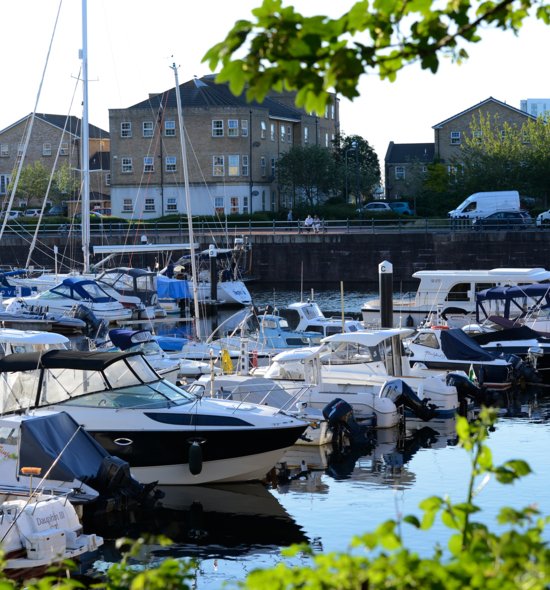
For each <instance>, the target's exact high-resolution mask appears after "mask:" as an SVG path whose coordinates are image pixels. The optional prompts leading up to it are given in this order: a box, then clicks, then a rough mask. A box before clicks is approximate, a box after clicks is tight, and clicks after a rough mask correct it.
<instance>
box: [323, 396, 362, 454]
mask: <svg viewBox="0 0 550 590" xmlns="http://www.w3.org/2000/svg"><path fill="white" fill-rule="evenodd" d="M323 417H324V418H325V420H326V421H327V422H328V425H329V428H330V429H331V430H333V431H334V433H335V434H337V433H341V431H342V430H344V431H345V433H346V434H347V435H348V436H349V438H350V440H351V442H353V443H358V444H361V443H364V442H366V441H368V438H369V437H368V433H367V429H366V428H365V427H363V426H360V425H359V424H357V422H356V421H355V418H354V416H353V408H352V407H351V405H350V404H348V402H346V401H344V400H343V399H340V398H339V397H337V398H336V399H333V400H332V401H331V402H330V403H328V404H327V405H326V406H325V407H324V408H323Z"/></svg>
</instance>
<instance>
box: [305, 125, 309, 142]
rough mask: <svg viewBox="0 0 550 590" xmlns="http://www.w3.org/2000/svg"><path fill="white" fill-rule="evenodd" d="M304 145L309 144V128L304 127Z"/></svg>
mask: <svg viewBox="0 0 550 590" xmlns="http://www.w3.org/2000/svg"><path fill="white" fill-rule="evenodd" d="M304 143H309V128H308V127H304Z"/></svg>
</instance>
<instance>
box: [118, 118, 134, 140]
mask: <svg viewBox="0 0 550 590" xmlns="http://www.w3.org/2000/svg"><path fill="white" fill-rule="evenodd" d="M120 137H132V123H130V121H123V122H122V123H121V124H120Z"/></svg>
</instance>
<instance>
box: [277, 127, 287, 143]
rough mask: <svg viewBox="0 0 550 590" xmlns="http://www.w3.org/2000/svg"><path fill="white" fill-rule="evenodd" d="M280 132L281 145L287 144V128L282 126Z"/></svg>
mask: <svg viewBox="0 0 550 590" xmlns="http://www.w3.org/2000/svg"><path fill="white" fill-rule="evenodd" d="M279 132H280V137H281V143H285V141H286V127H285V126H284V125H281V128H280V130H279Z"/></svg>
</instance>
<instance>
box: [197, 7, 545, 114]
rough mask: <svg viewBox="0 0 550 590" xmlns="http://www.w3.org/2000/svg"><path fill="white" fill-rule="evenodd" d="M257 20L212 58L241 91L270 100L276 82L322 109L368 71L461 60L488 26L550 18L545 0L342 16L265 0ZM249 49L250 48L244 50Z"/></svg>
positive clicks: (387, 72) (514, 26)
mask: <svg viewBox="0 0 550 590" xmlns="http://www.w3.org/2000/svg"><path fill="white" fill-rule="evenodd" d="M252 14H253V15H254V17H255V20H254V21H250V20H239V21H237V22H236V23H235V25H234V26H233V28H232V29H231V31H230V32H229V33H228V34H227V36H226V38H225V39H224V40H223V41H222V42H220V43H218V44H217V45H215V46H214V47H212V48H211V49H210V50H209V51H208V52H207V53H206V55H205V57H204V60H205V61H207V62H208V63H209V65H210V68H211V69H212V70H213V71H215V70H216V69H217V68H218V66H220V65H221V70H220V72H219V74H218V80H219V81H220V82H229V84H230V87H231V90H232V92H233V93H235V94H237V95H238V94H240V93H241V92H242V91H243V90H244V89H245V88H246V93H247V97H248V98H249V99H256V100H260V101H261V100H263V98H264V97H265V96H266V93H267V92H268V91H269V90H271V89H276V90H282V89H284V88H286V89H287V90H296V91H297V93H298V94H297V104H298V106H301V107H304V108H305V109H306V110H308V111H314V110H315V111H317V112H318V113H322V112H323V111H324V108H325V106H326V104H327V103H328V102H330V101H331V95H330V92H336V93H337V94H339V95H342V96H345V97H346V98H349V99H351V100H352V99H353V98H355V97H356V96H358V90H357V86H358V82H359V78H360V76H361V75H362V74H363V73H364V72H366V71H372V72H373V73H377V74H378V75H379V76H380V77H381V78H383V79H384V78H386V79H388V80H390V81H393V80H395V78H396V76H397V73H398V72H399V70H401V69H402V68H403V67H404V66H406V65H408V64H410V63H413V62H418V63H420V65H421V67H422V68H423V69H428V70H430V71H432V72H434V73H435V72H436V71H437V69H438V67H439V59H440V57H442V56H445V57H450V58H452V59H453V60H454V61H457V62H460V61H462V60H464V59H466V58H467V57H468V54H467V52H466V49H465V48H464V46H465V45H466V44H467V43H477V42H479V41H480V40H481V36H480V34H479V32H480V30H481V29H482V28H483V27H486V26H492V27H498V28H500V29H502V30H507V29H511V30H513V31H514V32H518V31H519V29H520V28H521V26H522V23H523V21H524V20H525V19H526V18H528V17H530V16H531V15H534V16H535V17H536V18H538V19H540V20H542V21H543V22H544V23H546V24H548V23H549V22H550V5H549V4H548V3H546V2H545V1H544V0H495V1H491V2H485V1H482V0H478V1H475V2H469V1H466V0H443V1H442V2H439V3H436V2H431V1H429V0H426V1H424V2H411V1H410V0H395V1H393V2H379V1H378V2H369V1H368V0H360V1H358V2H355V3H354V4H353V5H352V7H351V8H350V9H349V10H348V11H347V12H345V13H344V14H342V16H340V17H339V18H334V19H333V18H328V17H326V16H321V15H316V16H312V17H305V16H303V15H302V14H300V13H298V12H296V11H295V10H294V8H293V7H292V6H283V2H282V0H264V2H263V4H262V5H261V6H260V7H258V8H256V9H255V10H253V11H252ZM243 52H244V55H243Z"/></svg>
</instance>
